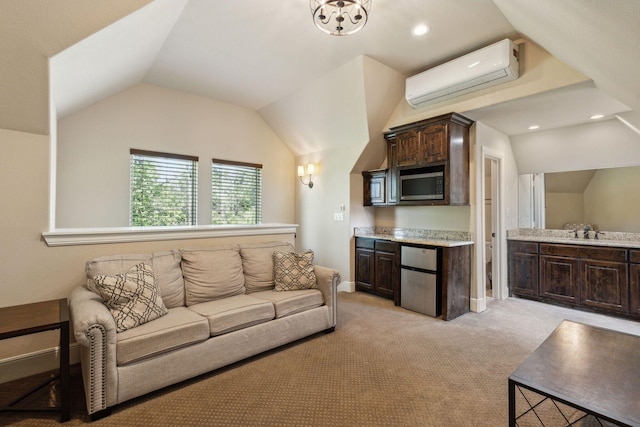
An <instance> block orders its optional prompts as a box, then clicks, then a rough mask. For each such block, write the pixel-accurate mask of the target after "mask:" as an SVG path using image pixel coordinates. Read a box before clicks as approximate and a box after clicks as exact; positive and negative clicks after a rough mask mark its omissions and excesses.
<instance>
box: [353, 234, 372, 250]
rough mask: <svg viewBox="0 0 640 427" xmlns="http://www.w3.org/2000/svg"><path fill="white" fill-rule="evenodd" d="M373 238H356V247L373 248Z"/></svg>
mask: <svg viewBox="0 0 640 427" xmlns="http://www.w3.org/2000/svg"><path fill="white" fill-rule="evenodd" d="M375 243H376V240H375V239H367V238H363V237H358V238H356V248H364V249H373V248H374V247H375Z"/></svg>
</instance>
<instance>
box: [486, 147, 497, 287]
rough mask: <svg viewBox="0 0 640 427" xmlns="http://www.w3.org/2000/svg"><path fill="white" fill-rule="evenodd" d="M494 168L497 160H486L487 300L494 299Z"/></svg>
mask: <svg viewBox="0 0 640 427" xmlns="http://www.w3.org/2000/svg"><path fill="white" fill-rule="evenodd" d="M494 167H495V160H492V159H489V158H485V159H484V238H485V241H484V266H485V274H484V277H485V286H484V289H485V296H486V297H487V298H492V297H493V240H494V238H495V236H496V233H495V229H496V224H495V217H496V214H495V212H494V211H493V208H494V198H495V194H494V193H495V192H494V191H493V190H494V185H493V179H492V177H493V176H494V174H493V168H494Z"/></svg>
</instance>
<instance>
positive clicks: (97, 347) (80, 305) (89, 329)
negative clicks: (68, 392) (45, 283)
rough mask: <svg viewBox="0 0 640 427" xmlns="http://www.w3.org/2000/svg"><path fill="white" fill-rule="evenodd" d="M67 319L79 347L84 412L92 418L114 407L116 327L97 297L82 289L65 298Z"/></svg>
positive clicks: (116, 383) (115, 390) (116, 389)
mask: <svg viewBox="0 0 640 427" xmlns="http://www.w3.org/2000/svg"><path fill="white" fill-rule="evenodd" d="M69 315H70V318H71V325H72V326H73V334H74V336H75V339H76V341H77V342H78V344H80V362H81V364H82V380H83V382H84V391H85V397H86V403H87V411H88V413H89V414H93V413H95V412H98V411H100V410H103V409H106V408H107V407H109V406H113V405H115V404H116V403H117V398H118V397H117V391H118V375H117V370H116V324H115V321H114V320H113V316H112V315H111V312H109V309H108V308H107V307H106V306H105V305H104V304H103V303H102V298H101V297H100V295H98V294H96V293H95V292H92V291H90V290H89V289H87V287H86V286H79V287H77V288H76V289H74V290H73V291H72V292H71V295H69Z"/></svg>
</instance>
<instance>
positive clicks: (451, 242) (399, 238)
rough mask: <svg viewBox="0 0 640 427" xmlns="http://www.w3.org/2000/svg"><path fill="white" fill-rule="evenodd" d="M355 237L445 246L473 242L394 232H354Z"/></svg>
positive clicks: (470, 243) (450, 246)
mask: <svg viewBox="0 0 640 427" xmlns="http://www.w3.org/2000/svg"><path fill="white" fill-rule="evenodd" d="M356 237H365V238H369V239H381V240H389V241H392V242H398V243H413V244H416V245H426V246H441V247H445V248H452V247H455V246H466V245H473V242H472V241H469V240H449V239H437V238H433V237H418V236H402V235H394V234H356Z"/></svg>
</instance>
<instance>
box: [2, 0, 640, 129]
mask: <svg viewBox="0 0 640 427" xmlns="http://www.w3.org/2000/svg"><path fill="white" fill-rule="evenodd" d="M372 3H373V6H372V11H371V15H370V19H369V22H368V23H367V25H366V26H365V28H364V29H363V30H362V31H360V32H358V33H356V34H353V35H351V36H347V37H332V36H328V35H326V34H324V33H322V32H320V31H319V30H318V29H316V28H315V27H314V25H313V22H312V18H311V13H310V10H309V2H308V1H307V0H281V1H278V2H269V1H264V0H234V1H224V2H223V1H211V0H154V1H149V0H132V1H128V2H122V1H116V0H56V1H55V2H42V1H39V0H0V57H1V58H2V61H0V128H5V129H12V130H18V131H25V132H32V133H40V134H47V133H49V132H50V129H51V123H50V115H49V112H50V109H52V110H54V111H55V112H56V115H57V116H58V117H62V116H64V115H67V114H70V113H72V112H74V111H76V110H78V109H80V108H82V107H84V106H87V105H89V104H91V103H93V102H96V101H97V100H99V99H102V98H104V97H107V96H110V95H112V94H114V93H116V92H118V91H121V90H123V89H124V88H126V87H128V86H131V85H134V84H136V83H139V82H147V83H152V84H156V85H160V86H164V87H168V88H173V89H177V90H182V91H187V92H192V93H196V94H200V95H202V96H207V97H211V98H213V99H216V100H218V101H223V102H228V103H232V104H236V105H241V106H244V107H247V108H251V109H256V110H259V109H261V108H263V107H265V106H268V105H269V104H271V103H273V102H275V101H277V100H279V99H282V98H283V97H285V96H286V95H288V94H290V93H292V92H294V91H296V90H300V89H301V88H304V87H305V86H306V85H309V84H311V83H312V82H313V81H315V80H316V79H318V78H320V77H322V76H324V75H327V74H328V73H329V72H331V71H332V70H335V69H337V68H338V67H340V66H341V65H343V64H345V63H347V62H348V61H350V60H351V59H353V58H355V57H357V56H359V55H366V56H369V57H371V58H373V59H375V60H376V61H379V62H381V63H383V64H386V65H387V66H389V67H391V68H393V69H395V70H397V71H399V72H401V73H403V74H405V75H407V76H409V75H412V74H415V73H417V72H420V71H422V70H425V69H427V68H430V67H432V66H434V65H437V64H439V63H442V62H445V61H447V60H449V59H452V58H455V57H457V56H460V55H462V54H465V53H467V52H470V51H472V50H475V49H478V48H480V47H483V46H485V45H487V44H490V43H492V42H494V41H497V40H500V39H503V38H506V37H510V38H512V39H517V38H520V37H523V38H526V39H528V40H532V41H533V42H535V43H536V44H538V45H540V46H542V47H543V48H544V49H546V50H547V51H548V52H550V53H551V54H552V55H554V56H555V57H556V58H558V59H560V60H561V61H563V62H565V63H566V64H568V65H569V66H571V67H573V68H574V69H576V70H577V71H579V72H581V73H583V74H585V75H586V76H588V77H590V78H591V79H593V82H594V86H595V88H597V90H598V91H601V92H602V93H603V94H604V96H605V97H611V98H614V99H615V100H617V102H619V103H621V105H622V107H620V108H622V109H623V110H624V109H625V106H626V107H627V108H626V110H630V111H627V112H626V113H625V114H626V115H627V116H626V117H627V118H628V119H629V120H630V121H632V122H633V121H634V120H637V118H638V115H639V114H638V111H640V74H639V73H638V72H637V70H638V69H640V2H638V1H637V0H564V1H562V2H558V1H557V0H536V1H535V2H533V1H530V0H459V1H450V0H430V1H422V0H373V2H372ZM417 23H425V24H427V25H429V26H430V27H431V32H430V33H428V34H427V35H426V36H423V37H421V38H416V37H413V36H412V35H411V34H410V30H411V28H412V27H413V25H415V24H417ZM50 58H51V61H50V63H49V59H50ZM581 89H584V88H581ZM50 94H51V96H50ZM568 99H569V100H571V99H572V98H571V96H569V97H568ZM50 101H51V104H50ZM544 104H545V107H544V109H545V110H546V113H547V114H549V109H550V108H551V107H553V106H554V104H555V103H553V102H551V103H549V102H545V103H544ZM583 105H584V99H582V100H580V97H576V101H575V102H573V103H571V102H569V105H568V106H567V105H563V108H564V109H565V110H567V109H569V110H571V109H576V108H581V106H583ZM538 108H539V107H538ZM509 109H510V108H507V110H509ZM614 113H615V112H614ZM553 114H554V115H556V116H562V115H563V113H562V112H555V113H553ZM54 119H55V116H54ZM567 120H568V119H567ZM564 124H571V123H564Z"/></svg>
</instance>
